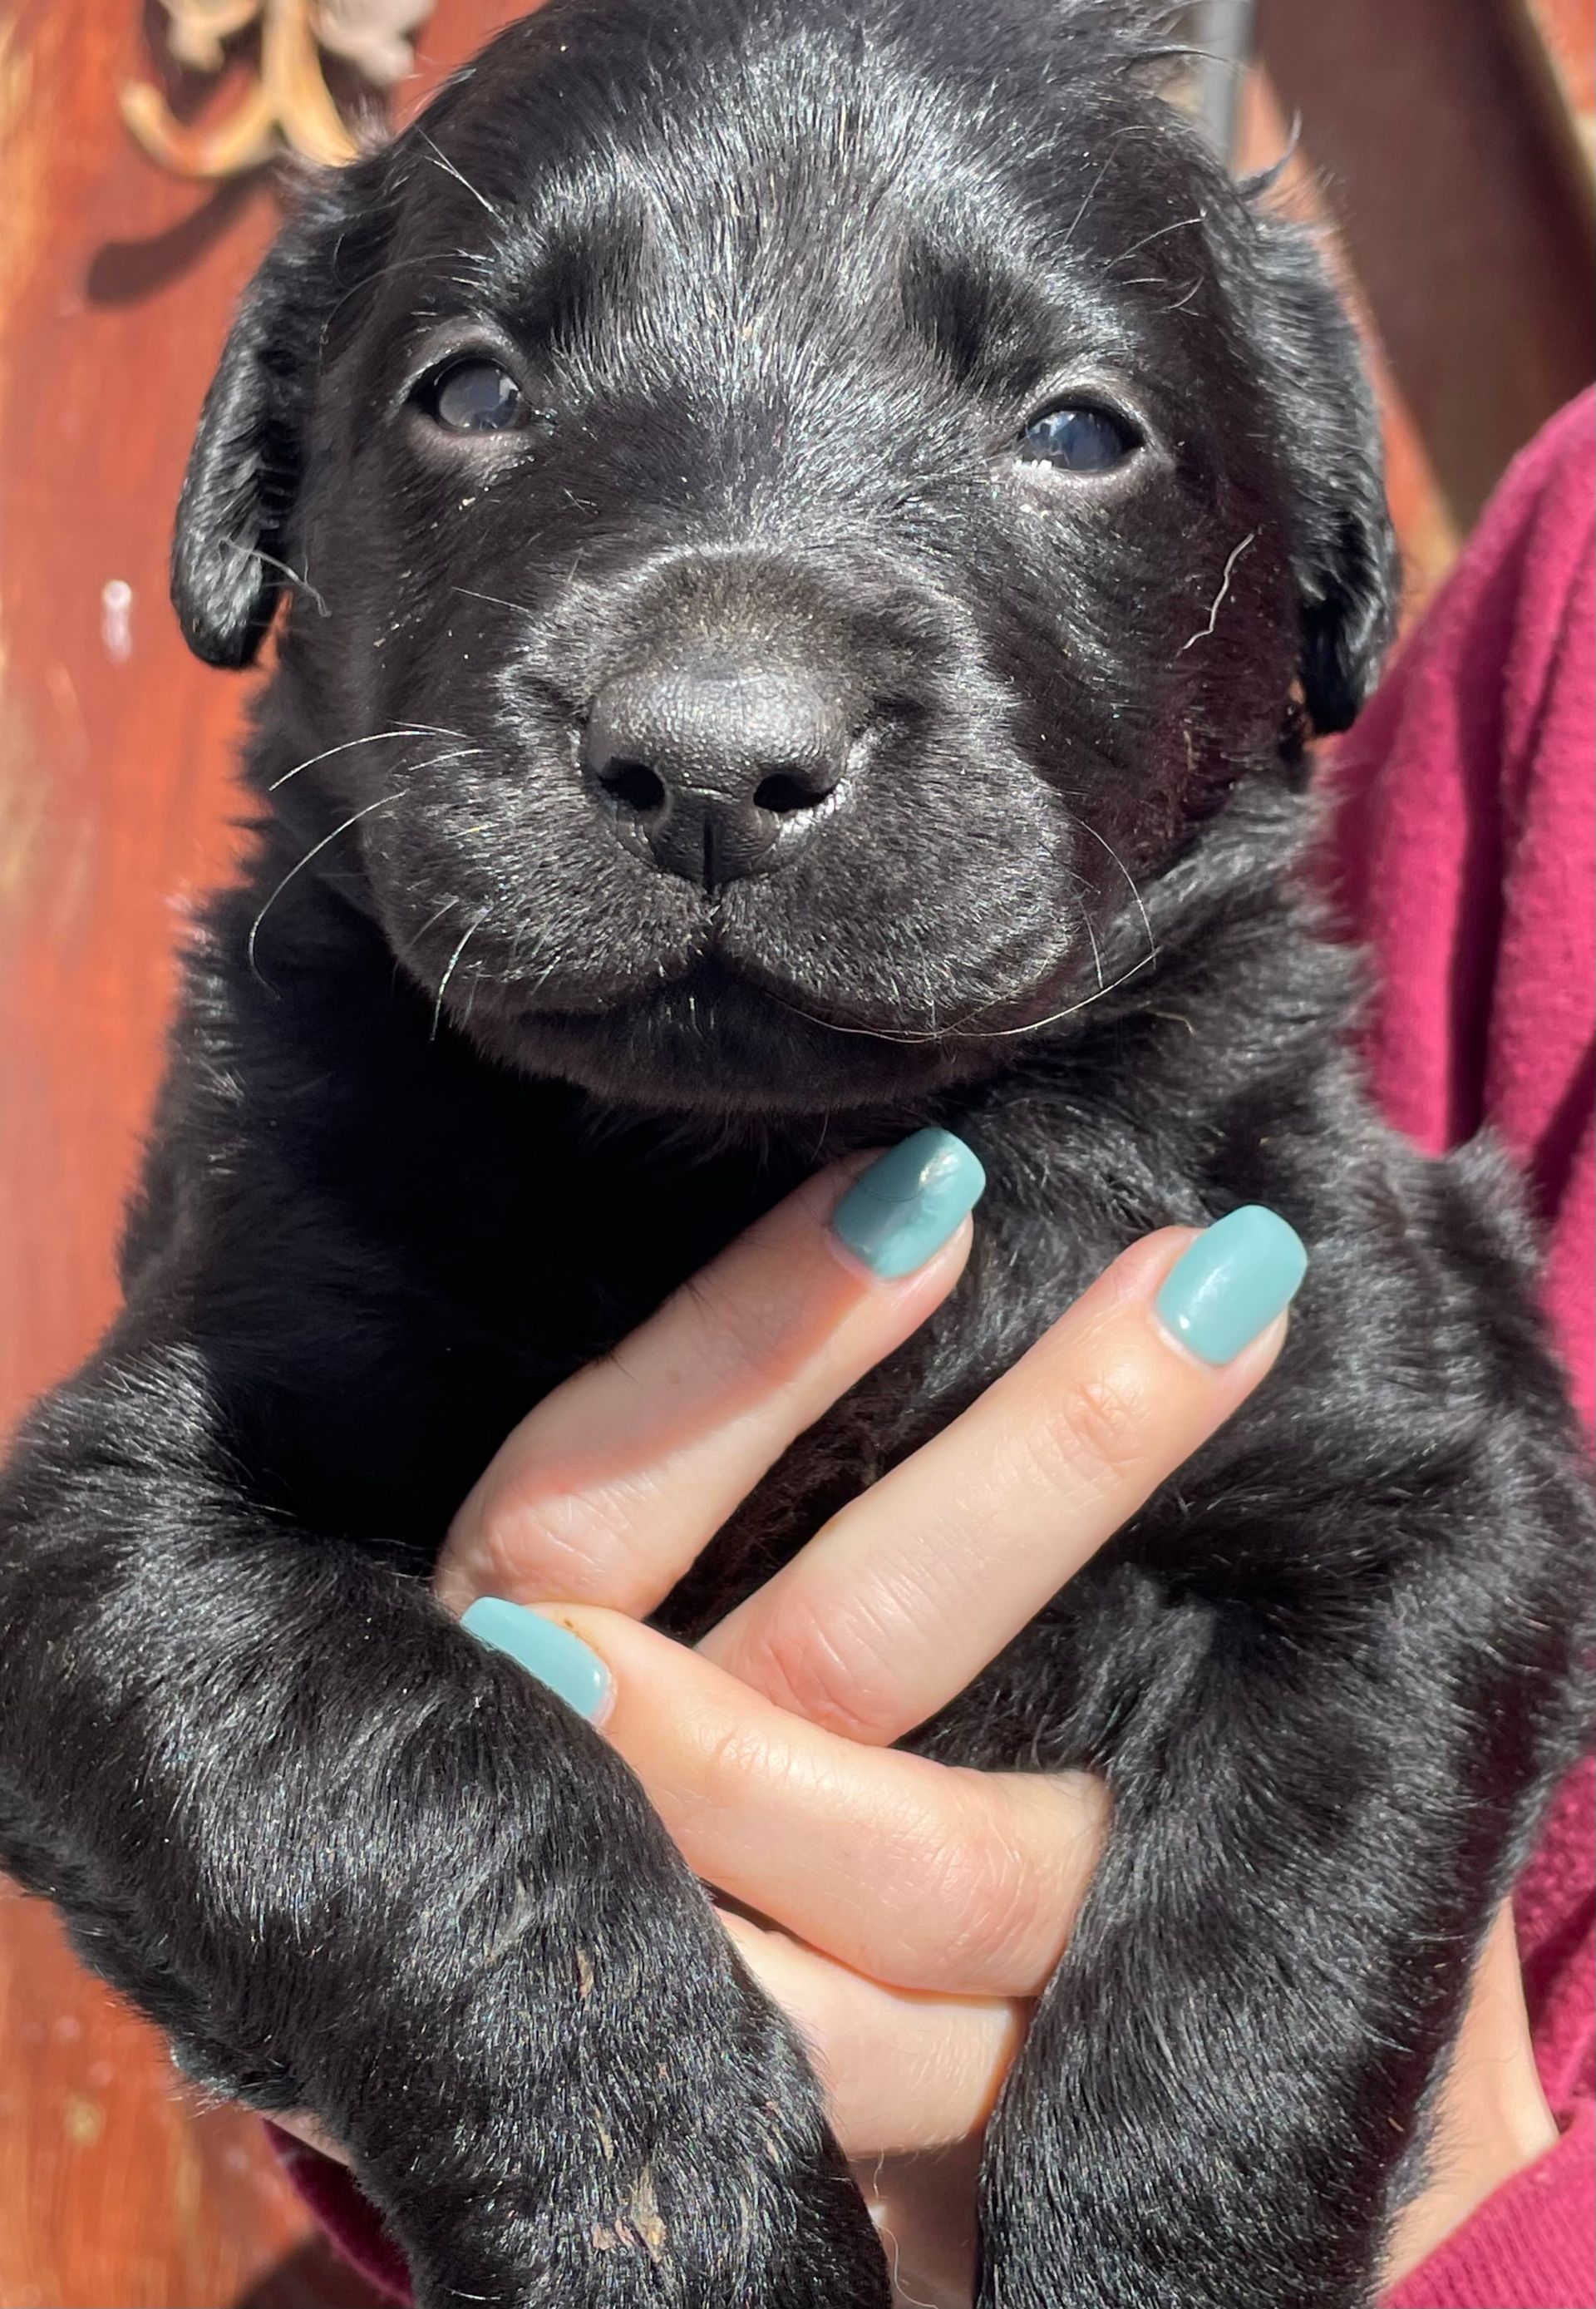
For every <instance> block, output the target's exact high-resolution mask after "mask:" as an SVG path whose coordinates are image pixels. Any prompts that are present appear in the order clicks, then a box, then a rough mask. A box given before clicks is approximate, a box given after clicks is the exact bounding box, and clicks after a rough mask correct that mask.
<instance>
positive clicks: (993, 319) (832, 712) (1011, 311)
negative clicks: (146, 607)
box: [177, 0, 1387, 1110]
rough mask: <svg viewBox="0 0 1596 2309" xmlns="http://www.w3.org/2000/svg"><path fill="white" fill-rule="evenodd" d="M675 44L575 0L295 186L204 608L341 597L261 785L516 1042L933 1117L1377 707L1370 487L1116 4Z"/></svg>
mask: <svg viewBox="0 0 1596 2309" xmlns="http://www.w3.org/2000/svg"><path fill="white" fill-rule="evenodd" d="M700 13H701V15H702V21H697V20H696V17H695V13H694V11H691V10H688V11H683V10H680V9H675V8H673V9H671V10H669V11H663V10H661V11H656V10H655V9H654V8H653V7H651V6H650V5H649V4H647V0H589V4H582V0H573V4H570V5H564V4H561V0H555V4H554V5H551V6H550V7H549V8H548V9H547V10H546V11H545V12H544V13H542V14H540V15H539V17H537V18H535V19H533V20H531V21H530V22H528V23H526V24H524V25H522V26H519V27H516V28H515V29H514V30H512V31H511V32H510V33H509V34H507V35H505V37H504V38H503V39H500V40H499V41H498V42H497V43H496V46H495V47H494V48H492V49H490V50H489V51H488V52H487V55H486V56H485V57H484V58H483V59H482V60H481V61H480V62H479V65H477V67H476V68H475V70H474V72H473V73H472V74H470V75H468V76H466V77H465V78H464V79H462V81H460V82H457V83H455V84H454V85H453V87H452V88H451V89H450V90H449V91H445V93H444V96H443V98H441V99H440V100H439V101H438V102H437V103H436V105H435V106H434V107H433V108H432V109H431V111H430V112H429V113H428V115H427V116H426V117H425V118H424V119H423V120H422V121H421V122H420V123H419V124H418V126H417V127H416V128H414V129H412V130H411V131H410V132H409V133H408V134H406V135H405V136H404V137H402V138H401V140H400V141H399V143H397V144H396V145H395V146H394V147H393V148H392V149H391V150H390V151H388V152H387V153H385V154H384V155H383V156H381V157H380V158H379V159H378V160H375V161H372V162H368V163H364V164H361V166H360V167H359V168H358V169H355V170H352V171H349V172H348V174H347V175H346V177H344V178H342V179H341V180H339V181H337V182H335V183H334V184H332V186H330V187H329V188H327V190H326V191H325V192H324V194H323V195H321V196H320V198H319V200H317V201H316V202H314V203H312V205H311V206H310V208H309V209H308V210H307V212H306V215H305V216H304V218H303V219H302V220H301V221H299V223H298V225H297V226H296V227H294V228H292V229H290V232H289V235H287V236H286V237H285V239H284V241H283V242H282V243H280V246H279V248H278V250H277V251H276V252H274V255H273V256H272V258H271V259H269V260H268V264H267V266H266V268H265V269H264V271H263V274H262V276H261V278H260V280H259V281H258V282H257V284H256V287H255V290H254V292H253V294H252V298H251V300H250V302H249V303H248V304H247V305H246V309H245V312H244V315H243V316H242V317H241V319H240V322H239V324H238V327H237V330H236V332H235V335H234V339H233V341H232V342H231V344H230V345H229V352H228V355H227V357H226V359H225V360H224V364H223V368H222V371H221V374H220V377H219V379H218V382H217V385H216V386H215V388H214V389H213V392H212V395H211V401H210V402H208V404H207V413H206V418H205V420H204V423H203V428H202V433H201V438H200V442H199V445H198V446H197V448H196V452H195V459H194V467H193V469H192V471H191V476H190V480H189V484H188V488H187V490H186V492H185V506H184V511H183V515H182V517H181V521H180V527H179V540H178V549H177V600H178V605H179V609H180V611H181V613H182V615H183V616H184V618H185V624H186V626H187V627H188V630H189V632H190V636H191V638H192V639H194V642H195V644H196V646H198V647H199V648H201V649H202V651H203V653H205V654H207V655H209V656H211V657H212V658H213V659H215V660H217V661H219V662H234V663H237V662H242V661H243V659H244V658H245V657H246V656H247V655H248V654H249V653H250V652H251V651H252V649H253V646H254V642H255V641H256V639H258V637H259V635H260V633H261V632H262V631H263V627H264V626H265V624H266V623H267V622H269V620H270V618H271V616H272V608H273V603H274V600H275V596H276V591H277V586H278V584H279V583H280V578H281V575H282V572H283V569H284V567H285V566H287V567H289V568H291V569H293V570H295V571H297V572H298V573H300V574H302V575H303V576H304V577H305V578H306V580H307V581H308V583H307V584H306V586H305V587H304V588H302V589H299V590H298V591H297V592H295V595H294V598H293V601H292V607H291V611H290V615H289V619H288V621H287V625H286V628H285V631H284V633H283V636H282V640H281V653H280V674H279V677H278V681H279V690H278V703H279V706H280V712H279V713H278V715H277V717H276V720H275V722H273V724H272V725H271V726H272V727H274V728H276V729H278V730H280V731H282V732H284V733H285V734H286V735H287V736H289V737H290V738H291V740H292V743H293V746H294V748H295V752H294V753H293V754H292V755H291V756H290V757H289V758H286V759H279V758H278V755H277V753H276V752H275V751H270V752H269V754H268V756H267V757H266V758H265V759H264V760H263V770H264V772H265V773H266V774H268V776H269V777H270V778H272V779H274V780H280V781H283V783H282V784H281V790H280V796H279V800H278V806H279V807H280V809H281V811H282V814H283V816H284V817H286V818H287V819H288V821H289V826H290V827H291V828H292V829H293V830H294V831H295V833H296V834H297V835H302V836H303V846H304V847H305V848H306V849H308V848H309V847H310V846H311V844H312V843H315V842H318V841H320V840H321V838H322V837H323V835H325V834H327V833H329V832H330V831H331V830H332V828H333V827H335V826H340V825H341V822H342V821H344V820H345V819H349V820H350V821H351V822H350V823H349V826H347V827H346V828H345V830H344V831H343V832H342V833H341V834H340V835H337V837H336V839H335V841H334V843H331V844H329V848H328V852H325V853H319V855H323V856H326V857H328V858H329V859H330V860H335V862H336V865H337V867H338V869H339V870H340V872H341V876H342V877H344V878H345V879H346V886H347V878H348V877H349V872H350V869H351V865H353V866H354V867H355V868H356V869H358V872H357V883H356V891H357V896H358V901H359V903H362V904H365V905H367V908H368V909H369V910H370V911H371V912H374V913H375V916H376V917H377V918H378V919H379V920H380V921H381V923H382V925H383V928H384V931H385V933H386V935H387V937H388V938H389V940H390V941H391V943H392V945H393V950H394V953H395V955H396V956H398V957H399V959H400V961H401V963H402V964H403V965H404V966H405V967H406V969H407V970H409V971H410V973H412V974H413V976H414V977H415V979H416V980H417V981H418V983H419V984H420V986H421V987H422V988H423V989H424V990H425V991H426V992H427V994H428V995H429V996H430V997H432V998H434V999H436V1000H438V1002H439V1003H440V1006H441V1007H442V1008H443V1010H444V1012H445V1013H446V1014H447V1015H449V1016H451V1017H453V1019H454V1020H455V1021H456V1022H457V1023H459V1024H460V1025H462V1027H463V1028H464V1029H465V1031H467V1032H468V1033H470V1034H471V1035H472V1036H473V1037H475V1038H476V1039H477V1040H478V1041H479V1042H481V1043H482V1044H484V1045H485V1046H486V1047H487V1048H488V1049H490V1050H491V1051H494V1052H495V1053H496V1055H498V1056H501V1057H503V1058H506V1059H509V1060H511V1061H512V1062H513V1063H515V1064H518V1065H521V1066H524V1067H527V1068H532V1069H536V1070H541V1071H554V1072H557V1073H561V1074H565V1075H567V1076H569V1077H572V1078H574V1079H575V1080H578V1081H580V1082H582V1083H584V1084H587V1085H590V1086H591V1087H593V1088H595V1089H597V1090H599V1091H600V1092H601V1093H603V1094H607V1095H609V1096H613V1097H618V1098H622V1099H626V1100H631V1101H636V1102H641V1103H649V1104H653V1105H659V1106H666V1107H670V1106H690V1105H699V1106H703V1105H708V1106H712V1107H718V1108H720V1109H729V1110H731V1109H739V1108H741V1109H754V1110H757V1109H764V1110H780V1109H784V1108H788V1109H790V1108H801V1109H805V1110H816V1109H824V1108H826V1107H830V1106H837V1105H842V1104H847V1103H851V1102H855V1101H861V1100H862V1101H867V1102H868V1103H871V1104H880V1103H883V1102H884V1100H885V1101H890V1100H892V1099H893V1098H894V1097H902V1098H906V1099H909V1100H912V1099H913V1098H914V1097H915V1096H916V1095H917V1094H919V1093H921V1092H923V1091H925V1090H927V1089H929V1088H932V1087H934V1086H935V1085H936V1084H938V1083H939V1082H943V1081H946V1080H949V1079H951V1078H953V1077H958V1076H960V1075H962V1074H966V1073H968V1072H970V1071H971V1070H978V1069H979V1068H984V1067H988V1066H990V1065H991V1064H992V1063H994V1060H995V1059H996V1057H997V1056H998V1055H999V1054H1001V1053H1002V1052H1004V1051H1009V1050H1012V1049H1013V1048H1014V1039H1013V1038H1014V1036H1015V1035H1016V1034H1022V1033H1026V1032H1027V1031H1034V1030H1035V1029H1037V1028H1038V1027H1039V1025H1040V1024H1041V1023H1042V1022H1044V1021H1050V1020H1053V1019H1055V1018H1057V1017H1059V1016H1067V1015H1068V1014H1070V1013H1072V1012H1073V1011H1074V1010H1075V1009H1076V1008H1077V1007H1080V1006H1082V1005H1083V1004H1085V1003H1087V1002H1089V1001H1091V999H1093V998H1094V997H1095V996H1096V995H1097V994H1098V992H1099V991H1100V990H1102V989H1104V988H1106V987H1108V986H1109V985H1111V984H1112V983H1113V982H1115V981H1116V980H1117V979H1118V978H1119V977H1120V976H1122V975H1123V974H1124V973H1126V972H1128V971H1131V970H1134V968H1136V967H1137V966H1138V965H1139V964H1142V963H1143V962H1144V961H1145V960H1146V959H1147V947H1146V943H1145V935H1144V932H1143V930H1142V924H1143V921H1144V916H1143V913H1142V912H1141V910H1140V908H1139V906H1138V904H1137V899H1138V895H1139V894H1138V888H1137V885H1138V884H1140V883H1142V882H1143V881H1145V880H1146V879H1147V878H1149V877H1151V876H1154V875H1156V874H1157V872H1158V871H1159V869H1160V868H1161V867H1162V866H1163V865H1165V864H1166V863H1167V862H1168V861H1169V859H1170V858H1171V856H1173V855H1174V854H1175V853H1176V852H1178V851H1179V850H1180V849H1181V848H1182V847H1183V846H1184V845H1186V844H1187V843H1189V842H1190V841H1191V840H1192V839H1193V838H1194V829H1195V827H1196V826H1200V823H1201V821H1202V819H1203V817H1205V816H1206V815H1208V814H1210V813H1212V810H1213V809H1214V808H1215V807H1216V805H1217V803H1218V802H1219V801H1220V800H1221V798H1222V796H1223V793H1224V791H1225V790H1226V789H1227V787H1228V786H1229V784H1230V783H1233V782H1234V780H1235V779H1236V778H1237V777H1238V776H1240V775H1243V774H1259V773H1260V772H1261V771H1264V770H1266V768H1269V767H1272V768H1273V769H1274V770H1276V771H1278V765H1279V761H1280V757H1281V747H1282V733H1283V732H1285V731H1287V729H1288V728H1289V727H1290V726H1292V725H1293V723H1294V720H1295V718H1296V717H1298V716H1299V714H1300V710H1301V708H1300V705H1299V703H1298V701H1299V700H1301V699H1302V698H1304V697H1306V704H1307V711H1308V713H1309V714H1310V715H1311V716H1313V717H1314V718H1316V720H1317V721H1318V722H1320V723H1321V724H1336V723H1339V722H1342V721H1344V720H1345V719H1346V718H1348V716H1349V714H1350V711H1351V710H1352V709H1353V707H1354V706H1355V705H1356V702H1357V696H1358V695H1359V690H1360V688H1361V684H1362V682H1363V680H1364V679H1365V678H1366V675H1367V670H1368V668H1369V666H1370V665H1371V664H1372V662H1373V659H1374V657H1375V655H1376V652H1377V647H1378V644H1379V641H1380V639H1381V637H1382V635H1383V630H1384V622H1385V570H1386V560H1387V545H1386V540H1385V529H1384V512H1383V506H1382V502H1381V497H1380V490H1379V484H1378V475H1377V461H1376V460H1375V459H1374V458H1373V457H1372V454H1371V448H1370V434H1369V425H1368V419H1367V412H1366V409H1365V402H1364V396H1363V393H1362V391H1361V387H1360V384H1359V379H1358V376H1357V373H1356V365H1355V361H1354V359H1353V356H1352V353H1351V350H1350V341H1349V338H1348V335H1347V333H1346V331H1345V328H1344V324H1342V322H1341V320H1340V316H1339V315H1338V314H1337V313H1336V311H1335V308H1334V307H1333V303H1332V301H1331V300H1330V298H1328V296H1327V294H1326V292H1325V291H1324V289H1323V287H1322V285H1321V283H1320V282H1319V280H1318V278H1317V275H1316V272H1315V271H1314V268H1313V265H1312V262H1311V260H1310V259H1309V257H1308V256H1307V254H1306V253H1305V251H1304V250H1303V248H1302V247H1301V246H1300V244H1299V243H1298V241H1297V240H1295V239H1294V238H1292V237H1291V236H1290V234H1289V233H1288V232H1287V231H1286V230H1285V229H1283V228H1281V227H1280V226H1279V225H1278V224H1275V223H1272V222H1271V221H1266V220H1264V218H1262V217H1261V216H1260V215H1259V214H1258V213H1256V212H1255V209H1254V208H1253V207H1252V206H1251V205H1250V204H1249V203H1248V202H1247V199H1246V198H1245V197H1244V196H1243V195H1241V194H1240V193H1238V191H1237V190H1235V189H1234V188H1233V187H1231V186H1229V184H1228V183H1227V182H1226V180H1225V179H1224V177H1222V176H1221V174H1220V172H1219V171H1218V170H1217V169H1215V168H1214V167H1213V166H1212V164H1211V163H1210V162H1209V161H1208V160H1206V159H1205V157H1204V156H1203V153H1202V151H1201V150H1200V148H1199V147H1198V145H1197V144H1196V143H1195V139H1194V138H1193V136H1192V135H1191V134H1190V132H1189V131H1188V130H1187V129H1186V127H1185V126H1184V125H1182V124H1181V123H1180V122H1179V121H1178V119H1177V117H1175V116H1174V115H1173V114H1172V113H1171V112H1169V110H1168V109H1166V108H1164V107H1163V105H1162V104H1161V102H1160V99H1159V98H1158V97H1157V95H1156V93H1155V92H1154V91H1152V90H1151V89H1150V88H1149V87H1148V86H1147V84H1146V82H1145V78H1144V73H1143V70H1140V69H1139V66H1142V65H1144V58H1143V56H1141V53H1140V52H1139V50H1138V48H1137V46H1136V44H1135V41H1134V39H1132V38H1131V37H1130V35H1129V34H1128V33H1119V34H1116V33H1113V32H1110V31H1106V30H1104V29H1103V25H1102V13H1103V12H1102V10H1101V9H1100V7H1099V6H1096V5H1093V6H1091V7H1089V8H1084V9H1080V10H1077V11H1076V12H1075V13H1074V14H1072V13H1071V12H1070V11H1069V10H1068V9H1067V8H1065V10H1064V11H1063V13H1062V16H1061V17H1060V18H1056V19H1055V21H1054V22H1052V23H1051V25H1050V26H1048V27H1047V28H1046V29H1045V32H1044V31H1039V30H1032V29H1029V16H1027V18H1026V19H1025V21H1024V22H1022V21H1021V19H1020V18H1019V16H1018V15H1016V19H1015V22H1014V24H1013V25H1011V26H1007V27H1005V25H1004V24H1003V23H1002V22H1001V21H999V22H993V21H992V20H991V19H990V18H986V19H984V21H983V23H982V25H981V26H979V27H978V28H974V29H971V30H969V31H968V32H961V31H960V30H959V29H958V28H957V27H950V26H949V25H947V24H946V23H945V22H943V21H942V19H943V18H944V17H945V16H946V15H947V14H948V13H956V12H948V11H946V10H945V9H943V8H941V7H940V6H938V7H936V8H935V9H933V8H930V7H927V11H926V15H925V21H924V22H920V23H911V22H910V12H909V11H907V10H904V9H902V8H897V9H894V10H893V11H892V12H891V17H890V23H889V22H888V19H887V12H886V11H884V10H883V11H881V12H880V15H879V21H878V19H877V12H876V9H875V7H874V6H873V4H872V0H859V7H858V12H857V14H856V15H855V16H853V17H851V18H850V19H849V20H848V21H846V22H840V21H839V19H838V18H837V17H836V16H835V14H834V13H833V12H831V11H829V10H823V9H820V8H815V9H813V10H807V9H804V8H800V7H798V6H794V7H793V8H792V9H791V10H790V12H787V11H785V10H783V9H782V8H781V6H780V5H779V4H778V5H772V6H765V7H760V8H758V9H757V10H750V9H746V8H745V7H743V6H741V5H738V6H733V7H726V6H724V5H723V4H719V0H717V4H716V5H714V6H709V5H707V4H706V5H705V6H704V7H703V10H702V12H700ZM789 15H790V21H789ZM1044 39H1045V46H1044V45H1043V42H1044ZM268 557H270V558H268ZM312 589H314V591H313V590H312ZM332 749H336V750H332ZM301 755H302V756H303V757H306V759H307V760H308V757H323V758H321V759H318V760H315V761H310V762H309V765H308V766H307V767H306V768H304V769H302V770H301V769H298V767H297V762H298V757H299V756H301ZM290 771H292V772H293V774H292V775H291V776H289V775H287V773H289V772H290Z"/></svg>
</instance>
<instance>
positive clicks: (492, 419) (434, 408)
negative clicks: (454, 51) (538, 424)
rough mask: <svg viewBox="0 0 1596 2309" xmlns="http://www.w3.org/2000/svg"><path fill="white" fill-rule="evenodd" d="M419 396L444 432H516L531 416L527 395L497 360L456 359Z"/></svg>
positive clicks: (420, 389)
mask: <svg viewBox="0 0 1596 2309" xmlns="http://www.w3.org/2000/svg"><path fill="white" fill-rule="evenodd" d="M416 398H417V400H418V402H419V403H420V406H421V407H422V408H423V409H424V410H425V411H426V412H427V415H428V416H429V417H430V418H431V419H432V420H433V422H434V424H435V425H440V426H442V428H443V429H444V432H445V433H515V432H519V431H520V429H521V428H522V426H524V425H526V424H528V423H530V421H531V409H530V408H529V407H528V405H527V400H526V395H525V394H524V393H522V389H521V387H520V386H519V385H517V384H516V382H515V379H514V378H513V376H511V375H510V373H509V371H508V370H507V369H503V368H500V367H499V365H498V363H497V361H491V360H480V359H478V360H459V361H453V362H451V364H450V366H449V367H448V368H444V369H440V370H438V372H437V374H436V376H430V377H428V378H427V380H426V382H425V383H424V384H423V385H421V386H420V387H419V388H418V392H417V395H416Z"/></svg>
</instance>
